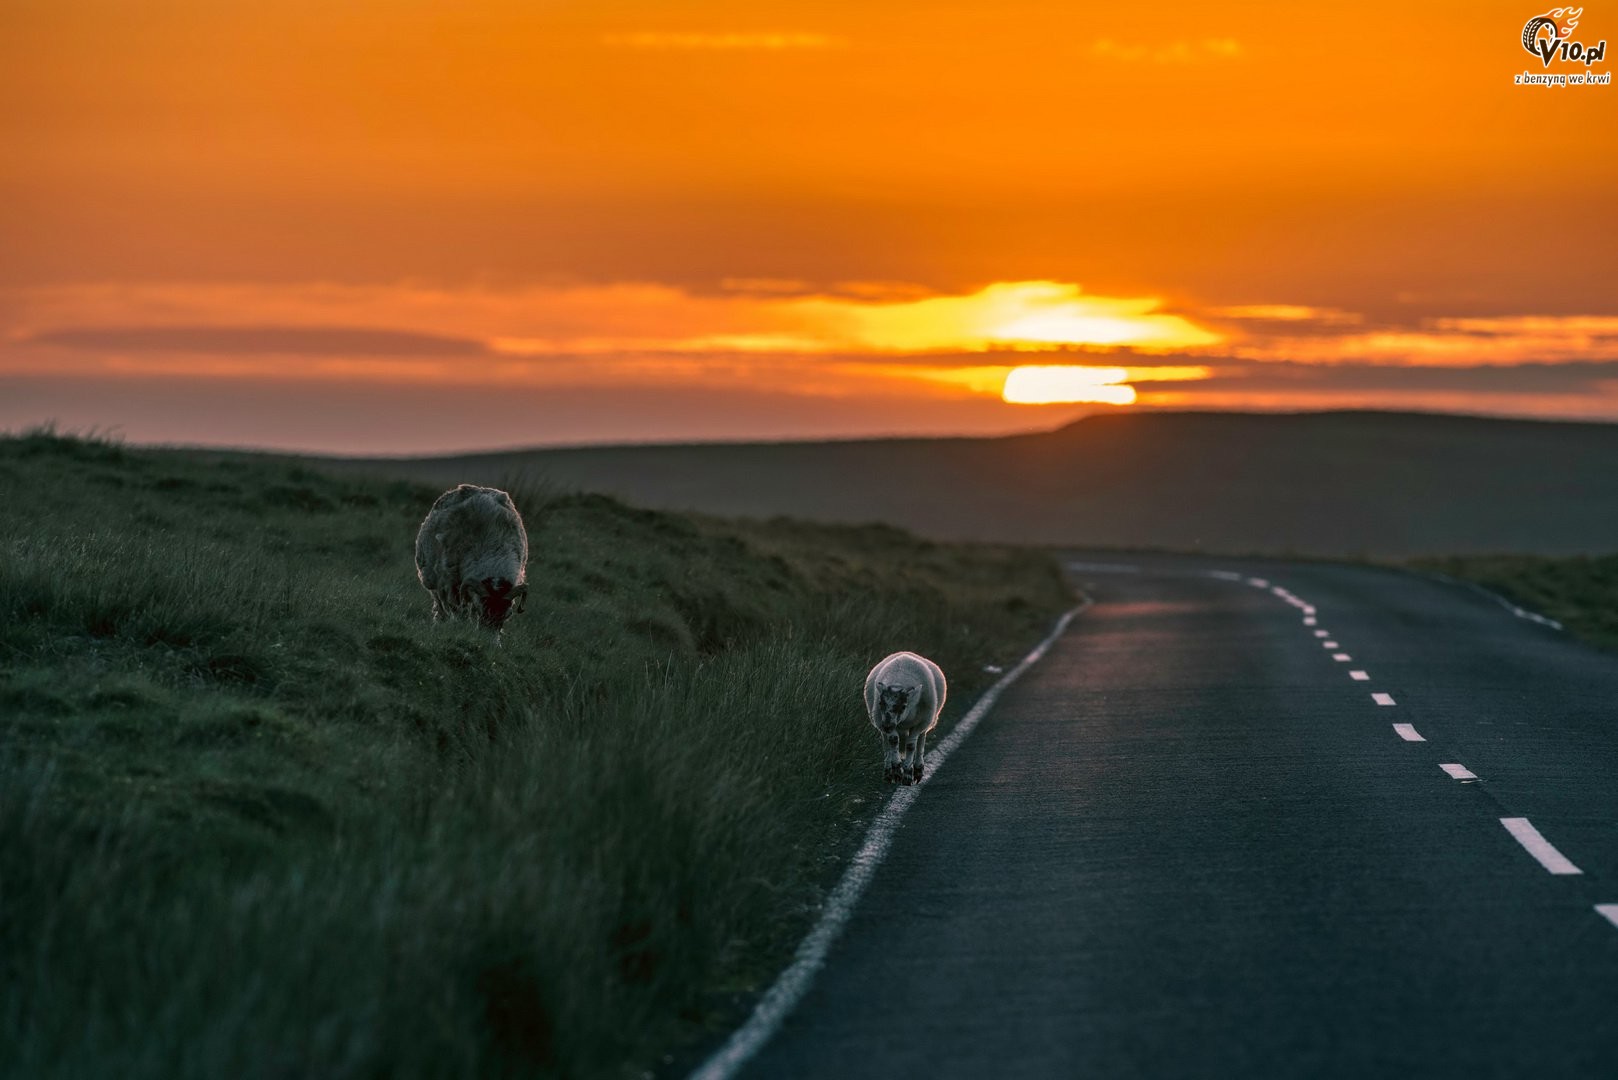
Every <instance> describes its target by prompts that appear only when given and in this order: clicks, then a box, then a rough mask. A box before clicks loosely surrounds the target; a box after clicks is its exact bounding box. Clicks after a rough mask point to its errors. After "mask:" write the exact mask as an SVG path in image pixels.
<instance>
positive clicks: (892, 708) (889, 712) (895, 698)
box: [876, 686, 921, 727]
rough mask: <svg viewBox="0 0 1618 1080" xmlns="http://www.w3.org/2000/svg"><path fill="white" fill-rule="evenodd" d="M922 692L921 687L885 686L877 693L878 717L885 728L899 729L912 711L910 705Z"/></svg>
mask: <svg viewBox="0 0 1618 1080" xmlns="http://www.w3.org/2000/svg"><path fill="white" fill-rule="evenodd" d="M920 692H921V687H919V686H884V687H882V688H881V689H880V691H879V692H878V693H877V698H876V709H877V716H878V718H879V719H880V720H881V722H882V726H883V727H897V726H898V725H899V724H901V723H903V722H904V719H905V716H906V714H907V713H909V711H910V703H911V701H913V700H914V699H915V697H916V695H918V694H919V693H920Z"/></svg>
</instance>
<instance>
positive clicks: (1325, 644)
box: [1320, 641, 1342, 649]
mask: <svg viewBox="0 0 1618 1080" xmlns="http://www.w3.org/2000/svg"><path fill="white" fill-rule="evenodd" d="M1320 647H1321V648H1322V649H1340V648H1342V646H1341V645H1339V644H1337V642H1335V641H1322V642H1321V643H1320Z"/></svg>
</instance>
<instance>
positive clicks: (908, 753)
mask: <svg viewBox="0 0 1618 1080" xmlns="http://www.w3.org/2000/svg"><path fill="white" fill-rule="evenodd" d="M904 746H905V749H904V754H903V756H901V757H900V759H899V782H900V783H901V784H905V785H906V786H908V785H910V784H914V783H915V782H916V776H915V771H914V769H915V767H914V765H912V764H911V763H912V762H914V761H915V760H916V731H915V729H914V728H912V729H911V730H909V731H907V732H905V739H904Z"/></svg>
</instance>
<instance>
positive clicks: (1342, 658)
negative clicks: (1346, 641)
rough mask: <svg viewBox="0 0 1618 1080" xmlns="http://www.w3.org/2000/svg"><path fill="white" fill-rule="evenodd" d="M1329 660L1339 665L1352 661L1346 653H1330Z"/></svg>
mask: <svg viewBox="0 0 1618 1080" xmlns="http://www.w3.org/2000/svg"><path fill="white" fill-rule="evenodd" d="M1331 658H1332V659H1333V660H1335V661H1337V662H1338V663H1339V664H1346V663H1348V662H1349V661H1350V660H1352V659H1354V658H1353V657H1352V656H1350V655H1348V654H1347V653H1346V652H1338V653H1332V654H1331Z"/></svg>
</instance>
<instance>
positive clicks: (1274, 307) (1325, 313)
mask: <svg viewBox="0 0 1618 1080" xmlns="http://www.w3.org/2000/svg"><path fill="white" fill-rule="evenodd" d="M1203 314H1205V315H1211V316H1213V317H1215V318H1220V319H1237V320H1240V321H1244V322H1288V323H1292V322H1313V323H1325V324H1328V325H1332V326H1341V325H1344V324H1347V323H1357V322H1363V321H1364V316H1362V315H1360V314H1359V313H1358V312H1354V311H1343V310H1341V309H1340V308H1327V307H1310V306H1309V305H1307V304H1237V305H1234V306H1231V307H1215V308H1207V309H1205V310H1204V312H1203Z"/></svg>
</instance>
